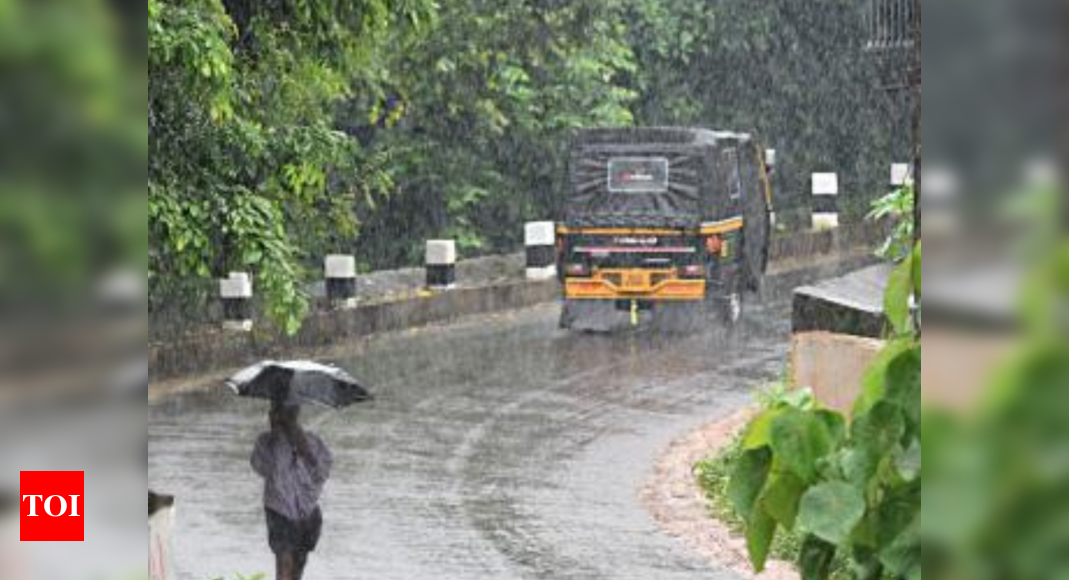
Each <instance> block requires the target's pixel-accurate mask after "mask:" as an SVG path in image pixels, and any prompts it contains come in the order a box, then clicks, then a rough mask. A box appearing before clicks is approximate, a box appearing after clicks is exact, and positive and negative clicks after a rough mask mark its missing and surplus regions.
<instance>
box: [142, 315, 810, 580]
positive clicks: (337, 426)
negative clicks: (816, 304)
mask: <svg viewBox="0 0 1069 580" xmlns="http://www.w3.org/2000/svg"><path fill="white" fill-rule="evenodd" d="M557 313H558V307H557V306H556V305H546V306H540V307H537V308H533V309H529V310H524V311H519V312H515V313H510V314H508V315H501V316H493V317H484V318H473V319H468V320H466V321H462V322H460V323H457V324H452V325H449V326H443V327H434V328H429V329H422V330H416V331H410V332H406V333H401V334H396V335H390V336H384V337H379V338H376V339H374V340H372V341H370V342H368V343H366V344H363V345H361V346H359V347H354V349H353V351H352V352H351V354H350V355H349V356H347V357H346V358H345V359H343V360H340V361H338V362H339V363H340V364H341V365H342V366H345V367H347V368H348V369H350V370H351V371H353V372H354V373H355V374H356V375H357V376H359V377H361V378H363V379H364V380H365V381H366V382H367V383H368V384H369V385H372V386H373V388H374V390H375V392H376V393H377V395H378V400H377V401H376V402H375V403H373V404H371V405H368V406H365V407H359V408H354V409H349V410H345V411H342V412H331V411H320V410H311V409H310V410H309V411H307V412H306V414H305V416H304V420H305V423H306V425H307V426H309V427H310V429H311V430H313V431H315V432H317V433H318V434H320V435H321V436H322V437H323V438H324V439H325V440H326V441H327V443H328V445H331V446H332V449H333V451H334V454H335V473H334V476H333V478H332V480H331V481H330V482H328V484H327V488H326V492H325V495H324V498H323V511H324V515H325V525H324V531H323V538H322V540H321V542H320V546H319V549H318V550H317V552H316V553H315V554H314V555H313V557H312V558H311V560H310V562H309V566H308V569H307V573H306V578H309V579H310V580H334V579H337V580H341V579H346V580H349V579H354V580H355V579H364V578H367V579H374V580H422V579H428V580H429V579H435V580H437V579H456V580H490V579H494V580H506V579H508V580H511V579H524V580H526V579H530V580H535V579H538V580H571V579H574V580H602V579H605V580H609V579H612V580H683V579H688V580H690V579H698V578H701V579H721V578H722V579H728V578H735V577H736V576H734V575H733V574H732V573H730V572H728V571H724V570H718V569H716V568H715V567H713V566H711V565H709V564H708V563H706V562H704V561H703V560H701V559H699V558H698V557H697V556H695V555H693V554H692V553H690V552H688V550H687V549H686V548H685V547H684V546H683V545H682V543H680V542H679V541H677V540H675V539H673V538H671V537H668V536H665V535H664V534H662V533H661V532H659V531H658V529H657V528H656V526H655V524H654V522H653V521H652V519H651V518H650V517H649V516H648V515H647V514H646V512H645V511H644V509H643V507H642V506H641V505H640V503H639V500H638V490H639V489H640V487H641V486H642V484H643V482H644V481H645V479H646V478H647V477H648V475H649V473H650V469H651V466H652V463H653V461H654V458H655V457H656V455H657V454H658V452H659V451H661V450H662V449H663V448H664V447H665V446H666V445H667V444H668V443H669V442H670V441H671V440H672V439H673V438H675V437H677V436H679V435H682V434H684V433H686V432H687V431H688V430H689V429H691V428H693V427H695V426H697V425H698V424H700V423H703V422H705V421H708V420H710V419H711V418H714V417H716V416H719V415H725V414H727V413H730V412H731V411H732V410H735V409H737V408H739V407H740V406H741V405H743V404H745V403H746V402H747V401H748V400H750V397H751V391H752V388H753V386H754V385H756V384H760V383H763V382H766V381H769V380H772V379H774V378H776V377H777V376H778V375H779V373H780V372H781V371H782V368H783V363H784V360H785V358H786V351H787V339H788V336H789V318H790V317H789V312H788V305H787V304H786V302H781V303H777V304H774V305H766V306H762V307H752V306H751V307H750V308H749V309H748V312H747V319H746V322H745V323H744V325H743V326H742V327H741V328H740V330H739V331H738V332H737V333H736V334H735V335H734V336H733V337H730V338H726V337H724V336H723V335H718V334H716V333H709V334H708V335H702V336H689V337H671V338H669V337H665V336H663V335H652V334H644V333H625V334H613V335H591V334H579V333H569V332H565V331H560V330H558V329H557V328H556V320H557ZM265 409H266V406H265V404H262V403H260V402H257V401H250V400H239V399H236V398H234V397H231V396H229V395H228V394H227V393H226V392H224V391H223V389H222V388H220V389H218V390H216V391H213V392H208V393H193V394H186V395H181V396H178V397H175V398H171V399H168V400H165V401H163V402H161V403H159V404H156V405H154V406H152V407H151V408H150V412H149V419H150V427H149V435H150V437H149V447H150V467H149V481H150V484H151V486H152V487H153V489H155V490H157V491H163V492H166V493H173V494H176V495H177V496H178V502H179V504H178V505H179V507H178V510H177V520H178V528H177V531H176V536H177V537H176V541H175V559H176V562H175V563H176V567H177V577H178V578H181V579H183V580H208V579H210V578H215V577H217V576H220V575H229V574H232V573H244V574H247V573H253V572H269V571H270V570H271V567H272V560H271V556H270V553H269V552H268V549H267V545H266V538H265V531H264V523H263V516H262V508H261V507H260V487H259V484H258V481H257V478H256V477H255V476H254V475H253V474H252V472H251V471H250V469H249V467H248V454H249V451H250V450H251V447H252V442H253V440H254V439H255V437H256V435H257V433H258V432H260V431H261V430H263V429H264V427H265V419H264V411H265Z"/></svg>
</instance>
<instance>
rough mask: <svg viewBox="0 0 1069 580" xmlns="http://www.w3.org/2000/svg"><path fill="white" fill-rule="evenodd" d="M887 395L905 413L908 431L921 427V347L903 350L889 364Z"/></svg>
mask: <svg viewBox="0 0 1069 580" xmlns="http://www.w3.org/2000/svg"><path fill="white" fill-rule="evenodd" d="M885 380H886V390H885V393H886V397H887V400H888V401H890V402H892V403H895V404H896V405H898V406H899V407H900V408H901V409H902V411H903V412H904V414H905V418H906V422H907V423H906V429H907V431H915V430H916V429H919V426H920V421H921V347H920V344H919V343H917V344H916V345H915V346H914V347H913V348H910V349H908V350H905V351H903V352H902V353H900V354H899V355H898V356H896V357H895V358H894V360H892V361H891V362H890V363H889V364H888V365H887V375H886V377H885Z"/></svg>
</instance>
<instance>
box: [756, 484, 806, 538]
mask: <svg viewBox="0 0 1069 580" xmlns="http://www.w3.org/2000/svg"><path fill="white" fill-rule="evenodd" d="M803 491H805V484H804V483H802V480H801V479H799V478H798V476H797V475H795V474H793V473H791V472H789V471H782V472H780V473H777V474H776V475H774V476H773V477H772V478H771V479H770V480H769V482H768V484H767V485H766V486H765V488H764V490H763V491H762V492H761V495H760V497H758V500H757V501H758V503H760V504H761V505H763V506H764V509H765V511H766V512H768V515H770V516H772V517H773V518H775V520H776V521H777V522H779V524H780V525H782V526H783V527H785V528H787V529H791V528H794V520H795V518H796V517H797V516H798V501H799V500H800V499H801V498H802V492H803Z"/></svg>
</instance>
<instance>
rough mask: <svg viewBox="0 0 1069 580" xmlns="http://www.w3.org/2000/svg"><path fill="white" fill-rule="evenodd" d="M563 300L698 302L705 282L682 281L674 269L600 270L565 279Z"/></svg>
mask: <svg viewBox="0 0 1069 580" xmlns="http://www.w3.org/2000/svg"><path fill="white" fill-rule="evenodd" d="M564 297H565V298H569V299H574V300H701V299H703V298H705V280H702V279H694V280H689V279H681V278H678V277H677V275H676V271H675V270H599V271H597V272H595V273H594V274H593V275H592V276H590V277H584V278H567V277H566V278H565V279H564Z"/></svg>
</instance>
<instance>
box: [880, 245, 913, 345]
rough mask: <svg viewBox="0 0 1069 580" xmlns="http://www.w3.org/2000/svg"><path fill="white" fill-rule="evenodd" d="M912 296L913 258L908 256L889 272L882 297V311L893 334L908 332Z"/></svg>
mask: <svg viewBox="0 0 1069 580" xmlns="http://www.w3.org/2000/svg"><path fill="white" fill-rule="evenodd" d="M912 295H913V256H912V255H910V256H909V257H907V258H906V259H905V260H903V261H902V263H901V264H899V265H898V266H896V267H895V269H894V270H892V271H891V276H890V278H889V279H888V280H887V289H886V290H885V292H884V295H883V311H884V315H885V316H886V317H887V321H888V322H890V323H891V328H892V329H893V330H894V332H895V334H898V335H904V334H908V333H909V332H910V326H911V321H910V310H909V302H910V297H911V296H912Z"/></svg>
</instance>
